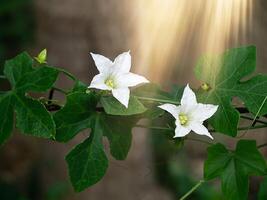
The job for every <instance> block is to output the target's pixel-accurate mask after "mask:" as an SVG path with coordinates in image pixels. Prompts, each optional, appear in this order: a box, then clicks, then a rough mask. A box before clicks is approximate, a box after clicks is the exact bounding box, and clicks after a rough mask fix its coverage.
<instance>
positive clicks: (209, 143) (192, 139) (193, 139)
mask: <svg viewBox="0 0 267 200" xmlns="http://www.w3.org/2000/svg"><path fill="white" fill-rule="evenodd" d="M186 139H187V140H191V141H196V142H201V143H204V144H207V145H213V144H214V143H212V142H208V141H205V140H200V139H197V138H186Z"/></svg>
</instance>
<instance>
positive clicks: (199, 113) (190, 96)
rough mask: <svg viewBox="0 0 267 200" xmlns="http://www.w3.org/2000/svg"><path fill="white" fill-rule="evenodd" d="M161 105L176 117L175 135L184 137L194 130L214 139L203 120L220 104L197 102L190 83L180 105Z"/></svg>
mask: <svg viewBox="0 0 267 200" xmlns="http://www.w3.org/2000/svg"><path fill="white" fill-rule="evenodd" d="M159 107H160V108H161V109H163V110H166V111H167V112H169V113H170V114H172V115H173V117H174V118H175V119H176V121H175V124H176V129H175V136H174V137H184V136H185V135H187V134H188V133H189V132H190V131H191V130H192V131H194V132H195V133H197V134H199V135H206V136H208V137H210V138H211V139H213V137H212V136H211V134H210V133H209V131H208V129H207V128H206V127H205V126H204V125H203V122H204V121H205V120H206V119H208V118H210V117H211V116H212V115H213V114H214V113H215V112H216V111H217V109H218V106H215V105H211V104H201V103H197V99H196V95H195V93H194V92H193V91H192V90H191V89H190V87H189V86H188V85H187V86H186V87H185V89H184V93H183V96H182V99H181V105H180V106H176V105H173V104H164V105H161V106H159Z"/></svg>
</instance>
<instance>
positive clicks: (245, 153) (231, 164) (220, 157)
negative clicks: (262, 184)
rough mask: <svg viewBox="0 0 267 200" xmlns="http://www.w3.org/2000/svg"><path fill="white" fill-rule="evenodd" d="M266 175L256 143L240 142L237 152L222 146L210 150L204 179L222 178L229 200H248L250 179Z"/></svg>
mask: <svg viewBox="0 0 267 200" xmlns="http://www.w3.org/2000/svg"><path fill="white" fill-rule="evenodd" d="M266 174H267V165H266V162H265V160H264V158H263V156H262V155H261V153H260V152H259V151H258V149H257V146H256V142H255V141H249V140H240V141H239V142H238V143H237V146H236V150H235V151H229V150H227V149H226V148H225V147H224V146H223V145H222V144H216V145H213V146H211V147H209V148H208V159H207V160H206V161H205V165H204V178H205V179H206V180H211V179H214V178H216V177H220V178H221V182H222V192H223V194H224V195H225V197H226V199H228V200H243V199H247V196H248V187H249V179H248V177H249V176H251V175H266Z"/></svg>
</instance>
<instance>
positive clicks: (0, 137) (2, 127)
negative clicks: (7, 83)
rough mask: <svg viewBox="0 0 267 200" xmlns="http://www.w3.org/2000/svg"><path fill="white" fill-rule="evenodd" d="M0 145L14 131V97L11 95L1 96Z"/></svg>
mask: <svg viewBox="0 0 267 200" xmlns="http://www.w3.org/2000/svg"><path fill="white" fill-rule="evenodd" d="M0 113H1V114H0V145H1V144H3V143H4V142H5V141H6V140H7V139H8V138H9V137H10V135H11V133H12V130H13V97H12V95H10V94H5V95H2V96H0Z"/></svg>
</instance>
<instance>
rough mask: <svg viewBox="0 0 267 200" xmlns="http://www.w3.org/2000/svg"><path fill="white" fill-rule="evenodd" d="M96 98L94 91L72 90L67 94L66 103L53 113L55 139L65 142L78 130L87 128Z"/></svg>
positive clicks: (94, 107)
mask: <svg viewBox="0 0 267 200" xmlns="http://www.w3.org/2000/svg"><path fill="white" fill-rule="evenodd" d="M97 100H98V99H97V97H96V95H95V94H94V93H90V94H86V93H85V92H74V93H70V94H69V95H67V103H66V104H65V106H64V107H63V108H62V109H61V110H60V111H58V112H57V113H55V115H54V120H55V123H56V127H57V133H56V140H57V141H60V142H67V141H69V140H71V139H72V138H73V137H74V136H76V135H77V134H78V133H79V132H80V131H82V130H84V129H87V128H89V127H90V125H91V119H92V115H93V114H94V112H95V110H96V105H97Z"/></svg>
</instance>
